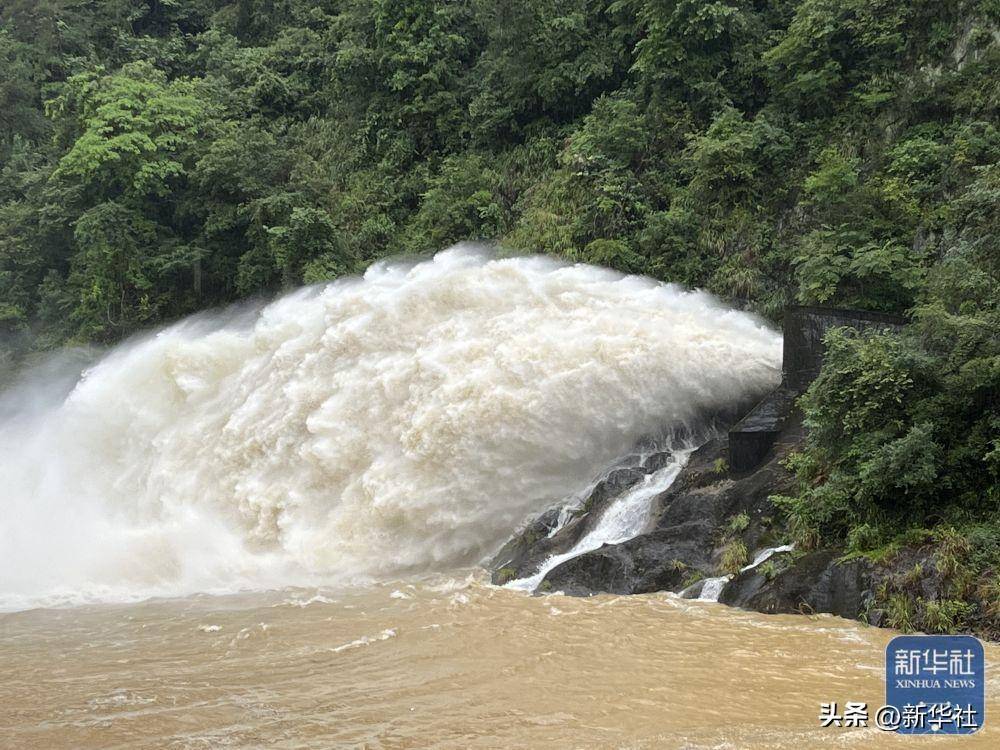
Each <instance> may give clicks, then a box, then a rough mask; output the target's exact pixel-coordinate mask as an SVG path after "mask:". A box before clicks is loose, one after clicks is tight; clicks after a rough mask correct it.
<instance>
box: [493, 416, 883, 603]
mask: <svg viewBox="0 0 1000 750" xmlns="http://www.w3.org/2000/svg"><path fill="white" fill-rule="evenodd" d="M786 416H787V418H786V419H785V421H784V426H783V428H782V429H781V430H780V431H779V432H778V434H777V436H776V438H775V441H774V443H773V445H772V447H771V449H770V450H769V451H768V453H767V455H766V456H765V458H764V460H763V462H762V463H761V464H760V465H759V466H758V467H756V468H754V469H752V470H750V471H746V472H734V471H732V470H731V469H730V468H729V445H728V441H727V440H726V438H725V437H723V436H721V435H717V436H716V437H713V438H711V439H709V440H708V441H707V442H706V443H705V444H704V445H702V446H701V447H700V448H699V449H697V450H696V451H695V452H694V453H693V454H692V455H691V457H690V459H689V460H688V462H687V464H686V465H685V467H684V468H683V469H682V470H681V472H680V474H679V475H678V477H677V479H676V480H675V481H674V483H673V484H672V485H671V486H670V488H669V489H667V490H666V491H665V492H663V493H661V494H660V495H658V496H656V497H654V498H653V511H652V521H651V523H650V526H649V528H648V529H647V531H645V532H644V533H642V534H639V535H638V536H636V537H634V538H633V539H630V540H628V541H625V542H622V543H620V544H609V545H604V546H603V547H600V548H599V549H595V550H592V551H590V552H585V553H584V554H582V555H579V556H577V557H573V558H572V559H569V560H567V561H565V562H563V563H561V564H559V565H557V566H555V567H554V568H552V569H551V570H549V571H548V572H547V573H546V574H545V576H544V578H543V579H542V581H541V583H540V584H539V586H538V587H537V589H536V590H537V591H539V592H547V591H561V592H563V593H565V594H569V595H574V596H587V595H590V594H596V593H613V594H638V593H648V592H652V591H674V592H682V591H684V592H685V595H688V596H697V595H699V593H701V591H700V585H699V581H703V580H707V579H711V578H715V577H718V576H723V575H726V574H730V573H733V574H735V575H733V577H732V578H731V579H730V580H729V581H728V582H727V583H726V584H725V585H724V586H723V587H722V590H721V593H720V595H719V601H721V602H723V603H725V604H729V605H732V606H738V607H744V608H748V609H755V610H758V611H761V612H772V613H775V612H829V613H832V614H837V615H842V616H844V617H858V616H859V614H860V613H861V612H862V611H863V610H864V608H865V605H866V602H867V599H868V597H869V595H870V578H871V576H870V571H869V570H868V568H867V566H866V565H864V564H863V563H860V562H851V563H840V562H838V558H839V553H838V552H837V551H835V550H821V551H818V552H811V553H809V554H797V553H796V552H794V551H792V552H786V553H782V554H778V555H775V556H774V557H773V558H771V559H770V560H769V561H767V562H766V563H764V564H762V565H758V566H756V567H754V568H751V569H749V570H745V571H743V572H740V569H742V568H745V567H747V566H748V565H749V564H750V562H751V561H752V560H753V558H754V556H755V553H757V552H758V551H760V550H762V549H765V548H768V547H773V546H776V545H778V544H779V543H780V542H781V529H780V526H779V522H778V520H777V514H776V512H775V508H774V507H773V505H772V503H771V501H770V499H769V498H770V496H771V495H775V494H781V493H783V492H785V491H787V490H789V489H790V488H791V486H792V481H793V478H792V476H791V475H790V473H789V472H788V471H787V470H786V469H785V468H784V467H783V466H782V461H783V460H784V458H785V457H786V456H787V455H788V453H789V452H790V451H792V450H794V449H795V448H796V446H798V444H799V442H800V441H801V440H802V437H803V434H804V433H803V428H802V424H801V419H799V417H798V414H797V413H796V412H795V411H794V410H793V411H792V413H790V414H789V415H786ZM661 461H662V458H657V459H654V460H653V461H651V462H650V463H649V464H647V465H645V466H636V467H631V468H625V469H617V470H615V471H612V472H611V473H610V474H609V475H608V476H607V478H606V479H605V480H604V481H602V482H601V483H599V484H598V485H597V486H596V487H595V488H594V490H593V492H592V493H591V495H590V497H588V499H587V501H586V502H585V503H584V504H583V506H581V510H580V511H579V515H578V516H577V517H576V518H574V519H573V520H572V521H571V522H570V523H568V524H566V525H565V526H563V527H562V528H560V529H558V530H555V531H554V533H553V529H554V528H555V520H556V517H557V515H558V512H556V511H550V512H549V513H547V514H545V515H543V516H542V517H540V518H539V519H537V520H536V521H535V522H534V523H533V524H531V525H529V526H528V527H527V528H526V529H525V530H524V531H523V532H521V533H520V534H518V535H517V536H515V537H514V538H513V539H512V540H511V541H510V542H509V543H508V544H507V545H506V546H505V547H504V549H503V550H501V552H500V553H499V554H498V555H497V556H496V558H495V559H494V561H493V563H492V565H491V568H492V570H493V581H494V583H498V584H499V583H506V582H508V581H510V580H512V579H515V578H526V577H530V576H531V575H532V574H534V573H536V571H537V570H538V569H539V566H540V565H541V564H542V563H543V562H544V561H545V560H547V559H548V558H549V557H551V556H552V555H553V554H561V553H564V552H566V551H567V550H570V549H572V547H573V546H574V545H575V544H576V542H577V541H578V540H579V539H580V537H581V536H582V535H583V534H584V533H586V530H587V529H589V528H592V527H593V525H594V524H595V523H596V522H597V521H598V519H599V518H600V516H601V514H602V513H604V512H605V511H606V509H607V507H608V505H609V503H610V502H612V501H613V500H614V498H615V497H617V495H618V494H619V493H620V492H621V491H622V490H625V489H627V488H628V487H629V486H631V485H633V484H635V483H636V482H638V481H640V480H641V479H642V478H643V477H644V476H645V474H646V473H648V472H649V471H652V470H655V467H656V465H657V464H658V463H660V462H661Z"/></svg>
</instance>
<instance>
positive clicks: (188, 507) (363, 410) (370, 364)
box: [0, 246, 780, 606]
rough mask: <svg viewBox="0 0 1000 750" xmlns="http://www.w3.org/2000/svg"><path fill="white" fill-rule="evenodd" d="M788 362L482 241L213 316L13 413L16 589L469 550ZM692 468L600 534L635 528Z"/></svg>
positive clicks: (655, 300) (298, 578) (353, 573)
mask: <svg viewBox="0 0 1000 750" xmlns="http://www.w3.org/2000/svg"><path fill="white" fill-rule="evenodd" d="M779 361H780V338H779V336H778V335H777V334H776V333H775V332H773V331H772V330H770V329H769V328H767V327H766V326H764V325H762V324H761V323H760V322H759V321H757V320H756V319H755V318H753V317H752V316H750V315H747V314H744V313H740V312H737V311H734V310H729V309H726V308H725V307H723V306H722V305H720V304H719V303H718V302H717V301H716V300H714V299H713V298H712V297H711V296H709V295H707V294H704V293H701V292H691V291H685V290H682V289H679V288H677V287H673V286H670V285H664V284H660V283H657V282H654V281H651V280H649V279H645V278H639V277H629V276H622V275H619V274H616V273H613V272H611V271H607V270H604V269H600V268H595V267H591V266H583V265H567V264H564V263H559V262H556V261H554V260H551V259H548V258H544V257H537V256H536V257H519V258H503V259H498V258H495V257H493V256H492V255H491V254H489V253H488V252H486V251H484V250H482V249H477V248H474V247H469V246H459V247H456V248H452V249H450V250H448V251H445V252H442V253H439V254H438V255H437V256H435V257H434V258H433V259H431V260H426V261H423V262H409V263H403V262H397V263H378V264H376V265H374V266H372V267H371V268H370V269H369V270H368V271H367V272H366V273H365V275H364V276H363V277H360V278H352V279H347V280H342V281H338V282H335V283H331V284H328V285H325V286H320V287H311V288H307V289H302V290H299V291H296V292H293V293H291V294H289V295H287V296H285V297H283V298H280V299H278V300H276V301H275V302H273V303H271V304H269V305H266V306H264V307H262V308H260V309H257V310H249V311H248V310H243V311H236V312H231V311H230V312H226V313H224V314H219V315H216V316H199V317H197V318H194V319H192V320H188V321H183V322H181V323H178V324H176V325H173V326H171V327H169V328H166V329H164V330H162V331H160V332H158V333H155V334H151V335H148V336H145V337H143V338H140V339H137V340H133V341H131V342H127V343H126V344H124V345H122V346H120V347H119V348H117V349H116V350H114V351H112V352H111V353H109V354H108V355H106V356H105V357H104V358H103V359H102V360H100V361H98V362H97V363H96V364H94V365H93V366H91V367H90V368H89V369H88V370H87V371H86V372H85V373H84V375H83V377H82V378H81V379H80V380H79V382H78V383H77V384H76V386H75V388H73V389H72V391H71V392H70V393H69V395H68V396H65V398H63V397H62V395H60V397H59V398H58V399H56V401H55V403H53V404H51V405H49V406H45V407H40V406H38V402H37V400H31V401H30V402H28V401H26V402H25V404H24V408H22V409H20V411H17V410H15V412H16V413H10V410H9V409H8V410H6V411H4V412H3V414H4V417H3V420H4V421H3V422H2V423H0V451H2V452H3V455H4V460H3V463H2V467H0V510H2V514H0V566H2V568H3V570H4V575H3V577H2V583H0V603H3V604H4V605H5V606H19V604H20V603H24V602H28V601H34V600H36V599H38V598H39V597H46V596H47V597H50V599H49V600H56V601H58V600H69V601H72V600H78V599H79V598H81V597H83V598H86V597H108V598H117V597H125V596H138V595H148V594H150V593H183V592H185V591H194V590H219V589H231V588H234V587H246V586H252V587H260V586H275V585H284V584H289V583H295V582H305V581H315V580H317V579H321V580H323V581H330V580H331V579H334V580H337V581H345V582H348V581H352V580H370V579H372V578H385V577H389V576H399V575H401V574H404V573H407V572H411V571H423V570H434V569H436V570H442V569H449V568H454V567H456V566H462V565H469V564H473V563H476V562H478V561H479V560H481V559H482V558H483V557H484V556H485V555H488V554H489V553H491V552H493V551H495V549H496V548H497V547H498V546H499V545H500V544H501V543H502V542H503V541H504V539H505V538H506V537H507V536H508V535H509V534H510V533H511V532H512V530H513V529H514V528H516V527H517V525H518V524H519V523H520V522H522V521H523V520H524V519H525V518H526V517H528V516H530V515H532V514H534V513H538V512H540V511H541V510H544V509H546V508H549V507H553V506H555V505H557V504H558V503H559V502H560V500H561V499H562V498H565V497H567V496H570V495H572V494H573V493H574V492H578V491H580V490H581V489H582V488H583V487H584V486H585V485H586V482H587V481H588V480H589V479H590V478H592V477H593V475H594V473H595V472H596V471H597V470H599V469H600V468H601V467H602V466H606V465H609V464H610V463H611V462H613V461H614V460H615V459H617V458H618V457H620V456H622V455H624V454H625V453H626V452H627V451H628V450H629V449H630V448H632V447H633V446H634V444H635V443H636V441H637V440H638V439H639V438H640V437H641V436H643V435H647V434H651V433H654V432H656V431H658V430H662V429H664V428H667V429H669V428H674V427H680V426H683V425H693V424H695V423H697V422H698V420H699V419H701V418H703V416H704V415H705V414H706V413H709V412H711V411H713V410H716V409H718V408H721V407H724V406H726V405H731V404H733V403H734V402H736V401H737V400H742V399H744V398H746V397H748V396H752V395H754V394H757V393H761V392H763V391H765V390H766V389H767V388H769V387H771V386H773V385H774V383H775V381H776V380H777V378H778V363H779ZM680 460H681V459H680V458H678V460H677V461H675V462H674V463H673V464H672V465H671V466H669V467H667V468H666V469H663V470H661V471H660V472H659V473H657V474H655V475H653V476H651V477H650V478H649V479H648V484H646V485H643V486H642V487H639V488H637V489H636V490H635V493H633V495H632V496H631V499H629V498H623V499H622V501H621V503H619V504H618V505H616V506H614V507H612V508H611V509H610V511H609V513H608V518H607V528H604V529H603V530H601V529H598V530H595V532H594V534H596V536H594V537H593V538H592V539H590V540H589V541H585V542H581V544H584V543H585V544H588V545H589V544H598V543H600V542H599V541H598V540H599V539H600V540H603V541H612V540H613V539H614V538H617V536H618V535H620V534H621V533H626V532H627V531H628V529H630V528H631V525H630V524H632V525H634V522H639V521H641V519H642V518H643V516H642V513H643V512H644V511H643V508H644V507H645V506H644V505H643V503H644V502H645V498H646V497H647V496H646V495H644V494H643V493H649V492H652V491H654V490H656V489H657V488H658V487H659V486H660V485H661V484H663V483H664V482H669V481H670V479H671V478H672V476H671V472H673V473H674V474H675V473H676V471H678V470H679V468H680ZM633 501H634V503H633ZM630 503H633V504H631V505H630ZM616 514H621V516H622V517H621V518H619V517H617V515H616ZM636 519H639V521H637V520H636ZM602 528H603V524H602ZM598 532H600V533H598Z"/></svg>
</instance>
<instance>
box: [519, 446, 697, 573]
mask: <svg viewBox="0 0 1000 750" xmlns="http://www.w3.org/2000/svg"><path fill="white" fill-rule="evenodd" d="M693 452H694V448H690V447H689V448H684V449H682V450H677V451H675V452H674V454H673V456H672V457H671V459H670V462H669V463H667V465H666V466H664V467H663V468H662V469H660V470H658V471H655V472H653V473H652V474H648V475H647V476H646V477H645V478H644V479H643V480H642V481H641V482H639V483H638V484H636V485H633V486H632V487H629V488H628V489H626V490H625V491H623V492H622V493H621V494H620V495H619V496H618V497H617V498H616V499H615V500H613V501H612V502H611V504H610V505H609V506H608V507H607V509H606V510H605V511H604V515H602V516H601V519H600V521H598V523H597V525H596V526H595V527H594V528H593V529H591V530H590V532H588V533H587V534H586V535H585V536H583V537H581V538H580V540H579V541H578V542H577V543H576V544H575V545H574V546H573V548H572V549H571V550H569V551H568V552H564V553H562V554H559V555H553V556H552V557H550V558H549V559H547V560H546V561H545V562H544V563H542V565H541V566H540V567H539V569H538V570H537V571H536V572H535V574H534V575H532V576H528V577H527V578H518V579H517V580H514V581H511V582H510V583H508V584H507V588H513V589H521V590H523V591H534V590H535V589H536V588H538V585H539V584H540V583H541V582H542V580H544V578H545V576H546V575H547V574H548V572H549V571H550V570H552V569H553V568H555V567H556V566H557V565H560V564H562V563H564V562H566V561H567V560H572V559H573V558H574V557H579V556H580V555H582V554H584V553H586V552H590V551H592V550H595V549H598V548H600V547H602V546H603V545H605V544H620V543H621V542H625V541H628V540H629V539H632V538H633V537H635V536H637V535H639V534H640V533H642V531H643V530H644V529H645V528H646V525H647V524H648V523H649V515H650V510H651V505H652V501H653V498H655V497H656V496H657V495H659V494H660V493H661V492H664V491H666V490H667V489H668V488H669V487H670V485H671V484H673V482H674V480H675V479H676V478H677V475H678V474H680V471H681V469H682V468H683V467H684V465H685V464H686V463H687V460H688V457H689V456H690V455H691V453H693Z"/></svg>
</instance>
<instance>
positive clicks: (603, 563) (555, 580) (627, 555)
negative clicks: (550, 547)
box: [541, 527, 708, 596]
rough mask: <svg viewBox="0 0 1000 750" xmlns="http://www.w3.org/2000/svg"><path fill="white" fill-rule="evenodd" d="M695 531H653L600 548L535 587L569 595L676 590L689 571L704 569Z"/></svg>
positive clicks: (702, 549) (552, 572)
mask: <svg viewBox="0 0 1000 750" xmlns="http://www.w3.org/2000/svg"><path fill="white" fill-rule="evenodd" d="M695 531H697V530H696V529H692V528H681V527H678V528H673V529H658V530H656V531H654V532H652V533H650V534H643V535H641V536H638V537H636V538H635V539H630V540H629V541H627V542H622V543H621V544H606V545H604V546H603V547H601V548H599V549H596V550H593V551H591V552H586V553H584V554H582V555H580V556H579V557H574V558H573V559H571V560H567V561H566V562H564V563H562V564H561V565H557V566H556V567H555V568H553V569H552V570H550V571H549V572H548V574H547V575H546V576H545V579H544V581H543V583H542V586H541V588H542V590H544V591H561V592H563V593H564V594H568V595H570V596H588V595H590V594H594V593H598V592H604V593H610V594H645V593H648V592H651V591H672V590H676V589H680V588H682V587H683V584H684V582H685V581H686V580H688V579H689V578H690V576H691V575H692V573H693V572H694V571H699V570H702V569H704V568H706V567H707V566H708V556H707V555H706V548H705V545H704V544H703V543H702V542H701V541H700V540H699V535H698V534H696V533H693V532H695Z"/></svg>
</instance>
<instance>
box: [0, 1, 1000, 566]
mask: <svg viewBox="0 0 1000 750" xmlns="http://www.w3.org/2000/svg"><path fill="white" fill-rule="evenodd" d="M998 107H1000V2H997V0H944V1H942V0H910V1H908V2H900V1H899V0H864V1H863V2H862V0H614V1H613V2H606V1H602V0H563V1H561V2H554V1H553V0H531V1H530V2H529V1H528V0H453V1H452V2H447V3H431V2H423V1H422V0H370V1H369V2H361V0H320V2H305V1H304V0H278V1H277V2H267V3H265V2H262V1H261V0H235V1H233V0H153V1H151V2H139V1H138V0H108V1H107V2H101V3H80V2H75V1H74V0H0V350H2V356H3V358H4V360H5V361H6V362H7V363H8V365H9V364H10V363H11V362H14V361H16V360H17V359H18V358H19V357H21V356H23V355H24V353H25V352H30V351H35V350H39V349H45V348H49V347H52V346H56V345H59V344H63V343H66V342H74V341H95V342H112V341H115V340H118V339H120V338H122V337H123V336H125V335H128V334H129V333H131V332H133V331H135V330H137V329H139V328H142V327H145V326H149V325H151V324H153V323H156V322H158V321H162V320H167V319H171V318H176V317H178V316H180V315H183V314H186V313H189V312H192V311H195V310H198V309H201V308H204V307H207V306H213V305H218V304H222V303H226V302H229V301H232V300H236V299H239V298H242V297H246V296H249V295H255V294H260V293H269V292H272V291H273V290H276V289H279V288H281V287H284V286H290V285H295V284H300V283H303V282H306V283H308V282H315V281H319V280H323V279H329V278H333V277H336V276H339V275H342V274H346V273H351V272H354V271H357V270H359V269H361V268H363V267H364V266H365V265H366V264H368V263H369V262H371V261H372V260H373V259H375V258H378V257H381V256H386V255H391V254H397V253H407V252H427V251H433V250H435V249H438V248H440V247H442V246H444V245H446V244H448V243H451V242H453V241H456V240H459V239H467V238H478V239H488V240H500V241H502V242H503V243H504V245H505V246H506V247H509V248H512V249H515V250H526V251H531V252H547V253H553V254H558V255H561V256H565V257H568V258H572V259H577V260H580V261H586V262H593V263H600V264H604V265H609V266H613V267H615V268H618V269H621V270H623V271H628V272H636V273H644V274H649V275H651V276H654V277H657V278H660V279H665V280H669V281H677V282H681V283H684V284H688V285H694V286H700V287H704V288H707V289H709V290H711V291H713V292H715V293H717V294H719V295H721V296H723V297H725V298H726V299H728V300H730V301H731V302H733V303H735V304H738V305H741V306H745V307H748V308H750V309H754V310H756V311H758V312H761V313H763V314H765V315H775V314H777V313H778V311H780V310H781V309H782V308H783V307H784V306H786V305H787V304H789V303H794V302H804V303H822V304H835V305H841V306H855V307H863V308H868V309H875V310H883V311H890V312H898V313H906V314H908V315H910V316H911V319H912V324H911V325H910V326H909V327H908V328H907V330H906V331H904V332H903V333H902V334H901V335H883V336H867V337H857V336H849V335H846V334H835V335H834V337H833V339H832V341H831V347H832V355H831V358H830V363H829V365H828V367H827V368H826V369H825V371H824V374H823V376H822V377H821V378H820V380H819V381H817V383H816V384H815V385H814V387H813V388H812V390H811V391H810V393H809V395H808V397H807V399H806V404H805V406H806V411H807V416H808V420H809V423H810V426H811V428H812V433H811V436H810V439H809V444H808V446H807V448H806V450H805V452H804V453H803V454H801V455H800V456H799V457H798V458H797V459H796V462H797V463H796V469H797V471H798V473H799V476H800V477H801V478H802V491H801V493H800V495H799V496H798V497H796V498H792V499H789V500H786V502H785V504H786V507H787V508H788V512H789V516H790V518H791V520H792V525H793V527H794V528H795V529H796V532H797V534H798V536H799V538H800V541H803V542H809V541H810V540H812V541H815V542H836V543H841V542H849V543H850V544H852V545H854V546H855V547H856V548H857V549H872V548H875V547H876V546H878V545H880V544H884V543H885V541H886V540H887V539H891V538H893V535H894V534H897V533H898V532H899V531H900V530H905V529H907V528H910V527H913V526H916V527H923V526H934V525H941V524H948V525H954V526H958V527H961V525H962V524H972V523H980V522H983V521H989V522H992V523H995V522H996V518H997V514H998V512H1000V510H998V509H1000V492H998V473H1000V416H998V401H997V394H998V390H1000V344H998V330H1000V312H998V300H1000V260H998V259H1000V244H998V242H1000V219H998V218H997V216H998V213H997V211H996V207H997V205H998V201H1000V166H998V164H997V157H998V155H1000V123H998V119H997V114H998ZM998 546H1000V545H998Z"/></svg>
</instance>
